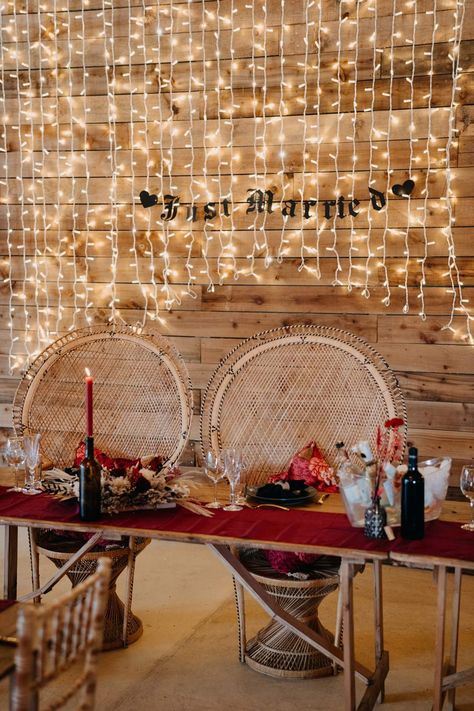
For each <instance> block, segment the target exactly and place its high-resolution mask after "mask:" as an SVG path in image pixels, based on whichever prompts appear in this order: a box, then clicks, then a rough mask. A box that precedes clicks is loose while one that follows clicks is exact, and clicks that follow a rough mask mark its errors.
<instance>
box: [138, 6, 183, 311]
mask: <svg viewBox="0 0 474 711" xmlns="http://www.w3.org/2000/svg"><path fill="white" fill-rule="evenodd" d="M175 10H176V8H175V7H174V5H173V1H172V0H170V3H169V25H168V26H167V27H166V30H165V31H166V32H167V33H169V34H168V38H169V53H170V56H169V62H170V73H169V80H168V81H167V85H168V92H169V115H168V117H167V119H166V123H167V128H168V136H169V148H168V149H167V153H168V157H167V159H166V168H167V173H168V184H169V190H170V195H173V194H174V189H175V186H174V185H173V167H174V162H173V149H174V136H175V131H176V132H178V129H177V128H175V126H174V121H173V118H174V103H173V102H174V96H173V71H174V65H175V62H177V60H175V58H174V48H175V43H176V41H177V40H176V38H175V36H174V24H175V23H174V14H175ZM142 29H143V44H144V45H145V42H146V38H145V23H143V24H142ZM147 94H148V92H147V91H146V89H145V93H144V96H143V98H144V102H145V112H146V111H147ZM146 142H147V146H148V138H147V137H146ZM147 154H148V148H147ZM161 231H162V242H163V249H162V252H161V254H160V256H161V258H162V261H163V269H162V274H163V286H162V287H161V291H162V292H163V294H164V306H165V308H167V309H170V308H171V307H172V306H173V304H175V303H177V304H178V305H179V303H180V301H181V300H180V298H179V297H178V295H177V294H176V292H175V290H174V289H173V288H172V286H171V284H170V275H171V264H170V253H169V249H170V231H169V225H168V222H167V221H166V220H164V221H163V223H162V227H161Z"/></svg>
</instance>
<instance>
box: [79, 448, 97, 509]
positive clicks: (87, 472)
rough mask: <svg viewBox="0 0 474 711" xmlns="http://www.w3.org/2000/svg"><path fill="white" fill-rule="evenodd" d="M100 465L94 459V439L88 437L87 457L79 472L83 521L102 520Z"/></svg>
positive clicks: (80, 505) (80, 504)
mask: <svg viewBox="0 0 474 711" xmlns="http://www.w3.org/2000/svg"><path fill="white" fill-rule="evenodd" d="M100 504H101V488H100V465H99V464H98V463H97V462H96V461H95V459H94V438H93V437H86V456H85V457H84V459H83V460H82V462H81V466H80V471H79V510H80V517H81V521H95V520H96V519H98V518H100Z"/></svg>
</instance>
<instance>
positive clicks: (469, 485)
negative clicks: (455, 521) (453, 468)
mask: <svg viewBox="0 0 474 711" xmlns="http://www.w3.org/2000/svg"><path fill="white" fill-rule="evenodd" d="M461 491H462V493H463V494H464V496H466V497H467V498H468V499H469V504H470V506H471V522H470V523H465V524H464V525H463V526H461V528H464V530H465V531H474V464H466V465H465V466H464V467H463V468H462V471H461Z"/></svg>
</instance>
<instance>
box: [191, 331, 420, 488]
mask: <svg viewBox="0 0 474 711" xmlns="http://www.w3.org/2000/svg"><path fill="white" fill-rule="evenodd" d="M393 417H402V418H403V419H404V420H406V413H405V404H404V400H403V396H402V393H401V391H400V389H399V387H398V384H397V381H396V379H395V377H394V375H393V373H392V372H391V371H390V369H389V367H388V365H387V364H386V363H385V361H384V360H383V358H382V357H381V356H380V355H379V354H378V353H377V352H376V351H375V350H374V349H372V348H371V346H369V344H368V343H366V342H365V341H363V340H362V339H361V338H358V337H357V336H355V335H353V334H351V333H348V332H346V331H341V330H338V329H332V328H324V327H317V326H304V325H302V326H291V327H288V328H281V329H275V330H272V331H266V332H262V333H258V334H256V335H255V336H253V337H252V338H249V339H247V340H245V341H243V342H242V343H241V344H240V345H238V346H237V347H236V348H235V349H234V350H233V351H231V352H230V353H229V354H228V355H227V356H226V357H225V358H224V359H223V360H222V361H221V363H220V364H219V366H218V367H217V369H216V370H215V372H214V373H213V375H212V377H211V379H210V382H209V384H208V387H207V391H206V394H205V397H204V402H203V408H202V418H201V428H202V432H201V434H202V438H201V439H202V446H203V449H204V450H205V449H209V448H212V449H215V450H217V451H221V450H222V449H225V448H227V447H237V448H239V449H241V450H242V452H243V455H244V460H245V467H246V471H247V481H248V483H254V484H255V483H259V482H263V481H266V480H267V478H268V476H269V475H270V474H272V473H276V472H282V471H284V470H285V469H286V468H287V467H288V464H289V462H290V460H291V458H292V456H293V455H294V454H295V453H296V452H297V451H298V450H299V449H300V448H301V447H303V446H304V445H305V444H306V443H308V442H309V441H311V440H315V441H316V442H317V444H318V445H319V447H320V449H321V450H322V452H323V453H324V454H325V456H326V458H327V460H328V461H329V462H330V463H332V462H333V461H334V456H335V454H336V448H335V444H336V442H338V441H343V442H345V443H346V445H347V446H350V445H352V444H355V443H356V442H357V441H359V440H361V439H362V440H368V441H369V443H370V444H371V445H372V447H373V449H375V440H376V431H377V426H382V427H383V423H384V422H385V421H386V420H388V419H391V418H393ZM402 436H403V442H404V441H405V428H403V430H402Z"/></svg>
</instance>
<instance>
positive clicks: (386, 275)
mask: <svg viewBox="0 0 474 711" xmlns="http://www.w3.org/2000/svg"><path fill="white" fill-rule="evenodd" d="M398 14H399V13H397V0H392V22H391V32H390V54H389V60H390V64H389V74H390V78H389V89H388V112H387V127H386V130H385V131H380V133H381V134H382V135H385V145H386V159H387V163H386V174H387V181H386V186H385V193H386V199H387V204H386V206H385V224H384V227H383V234H382V244H381V245H380V246H379V247H378V249H379V250H381V253H382V256H381V260H380V263H379V264H380V267H381V268H382V272H383V287H384V289H385V296H384V297H383V299H382V303H383V304H384V306H390V301H391V291H390V275H389V272H388V268H387V235H388V233H389V217H390V202H391V200H389V196H388V195H389V191H390V183H391V181H392V172H393V170H392V167H391V162H390V141H391V134H392V122H393V120H394V118H395V117H394V115H393V78H394V75H395V69H394V63H395V38H396V35H395V27H396V19H397V16H398ZM383 95H384V96H386V95H387V92H383Z"/></svg>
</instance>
